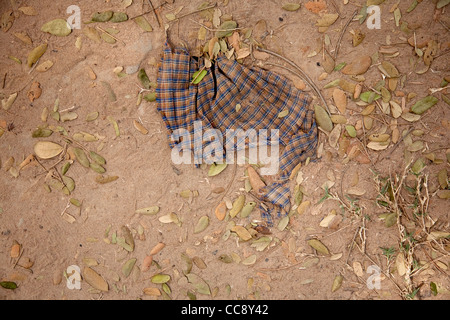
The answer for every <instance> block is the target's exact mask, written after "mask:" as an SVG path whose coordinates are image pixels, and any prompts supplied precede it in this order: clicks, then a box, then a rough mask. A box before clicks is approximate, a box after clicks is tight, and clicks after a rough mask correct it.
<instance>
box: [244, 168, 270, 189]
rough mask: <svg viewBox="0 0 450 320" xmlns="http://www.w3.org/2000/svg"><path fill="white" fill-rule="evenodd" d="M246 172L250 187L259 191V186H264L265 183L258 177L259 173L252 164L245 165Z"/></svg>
mask: <svg viewBox="0 0 450 320" xmlns="http://www.w3.org/2000/svg"><path fill="white" fill-rule="evenodd" d="M247 173H248V179H249V180H250V185H251V186H252V189H253V190H254V191H255V192H256V193H259V192H260V190H261V188H264V187H265V186H266V184H265V183H264V182H263V181H262V180H261V178H260V177H259V174H258V173H257V172H256V170H255V169H254V168H253V167H252V166H248V167H247Z"/></svg>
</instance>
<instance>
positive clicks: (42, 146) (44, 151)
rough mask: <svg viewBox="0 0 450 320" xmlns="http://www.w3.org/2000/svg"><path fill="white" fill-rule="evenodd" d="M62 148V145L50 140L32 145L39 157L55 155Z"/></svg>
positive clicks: (46, 157)
mask: <svg viewBox="0 0 450 320" xmlns="http://www.w3.org/2000/svg"><path fill="white" fill-rule="evenodd" d="M63 149H64V148H63V147H62V146H60V145H59V144H57V143H54V142H51V141H39V142H37V143H36V144H35V145H34V153H35V154H36V155H37V156H38V157H39V158H41V159H50V158H53V157H56V156H57V155H58V154H60V153H61V152H62V151H63Z"/></svg>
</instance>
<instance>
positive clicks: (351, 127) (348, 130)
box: [345, 125, 356, 138]
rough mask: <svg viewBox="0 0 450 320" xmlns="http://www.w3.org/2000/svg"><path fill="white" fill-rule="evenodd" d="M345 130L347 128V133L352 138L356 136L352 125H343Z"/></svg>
mask: <svg viewBox="0 0 450 320" xmlns="http://www.w3.org/2000/svg"><path fill="white" fill-rule="evenodd" d="M345 130H347V133H348V135H349V136H350V137H352V138H354V137H356V129H355V127H354V126H352V125H348V126H345Z"/></svg>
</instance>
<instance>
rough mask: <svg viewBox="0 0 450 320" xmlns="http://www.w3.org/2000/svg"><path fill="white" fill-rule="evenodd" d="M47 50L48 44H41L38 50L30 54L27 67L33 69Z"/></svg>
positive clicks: (35, 49)
mask: <svg viewBox="0 0 450 320" xmlns="http://www.w3.org/2000/svg"><path fill="white" fill-rule="evenodd" d="M46 50H47V44H46V43H44V44H41V45H40V46H37V47H36V48H34V49H33V50H31V51H30V53H29V54H28V59H27V66H29V67H31V66H32V65H33V64H34V63H36V61H38V60H39V58H40V57H41V56H42V55H43V54H44V53H45V51H46Z"/></svg>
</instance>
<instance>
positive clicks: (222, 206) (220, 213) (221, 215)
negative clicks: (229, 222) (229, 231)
mask: <svg viewBox="0 0 450 320" xmlns="http://www.w3.org/2000/svg"><path fill="white" fill-rule="evenodd" d="M214 214H215V215H216V218H217V219H218V220H220V221H222V220H223V219H225V216H226V214H227V205H226V203H225V201H222V202H221V203H219V205H218V206H217V207H216V209H215V210H214Z"/></svg>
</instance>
